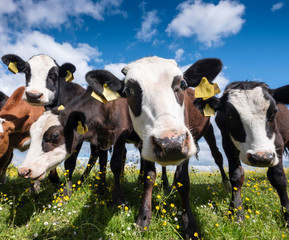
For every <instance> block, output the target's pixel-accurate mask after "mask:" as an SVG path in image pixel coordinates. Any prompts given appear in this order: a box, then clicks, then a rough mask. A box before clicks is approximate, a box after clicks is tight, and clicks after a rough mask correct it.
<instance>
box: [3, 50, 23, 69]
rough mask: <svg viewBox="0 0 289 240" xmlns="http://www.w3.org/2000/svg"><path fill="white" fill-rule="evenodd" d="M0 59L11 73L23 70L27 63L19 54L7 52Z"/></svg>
mask: <svg viewBox="0 0 289 240" xmlns="http://www.w3.org/2000/svg"><path fill="white" fill-rule="evenodd" d="M2 61H3V62H4V63H5V64H6V65H7V66H8V69H9V70H10V71H11V72H13V73H18V72H23V71H24V70H25V67H26V65H27V63H26V62H25V61H24V60H23V59H22V58H21V57H19V56H17V55H14V54H7V55H4V56H2Z"/></svg>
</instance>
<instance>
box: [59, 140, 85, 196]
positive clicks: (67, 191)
mask: <svg viewBox="0 0 289 240" xmlns="http://www.w3.org/2000/svg"><path fill="white" fill-rule="evenodd" d="M81 146H82V142H81V143H79V144H78V145H77V146H76V148H75V150H74V152H73V154H72V155H70V157H69V158H67V159H66V160H65V162H64V168H65V171H66V174H67V175H66V179H67V183H66V185H65V187H64V188H63V195H64V196H71V194H72V173H73V171H74V169H75V165H76V161H77V156H78V153H79V151H80V149H81Z"/></svg>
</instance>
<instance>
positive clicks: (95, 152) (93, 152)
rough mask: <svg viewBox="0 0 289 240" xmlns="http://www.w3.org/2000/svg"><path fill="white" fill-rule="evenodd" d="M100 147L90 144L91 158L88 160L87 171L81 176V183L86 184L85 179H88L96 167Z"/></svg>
mask: <svg viewBox="0 0 289 240" xmlns="http://www.w3.org/2000/svg"><path fill="white" fill-rule="evenodd" d="M98 151H99V150H98V147H97V146H96V145H94V144H90V157H89V160H88V163H87V166H86V169H85V171H84V172H83V174H82V175H81V178H80V180H81V182H84V181H85V179H86V178H87V177H88V175H89V173H90V171H91V169H92V168H93V167H94V165H95V163H96V160H97V158H98V154H99V152H98Z"/></svg>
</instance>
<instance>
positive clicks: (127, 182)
mask: <svg viewBox="0 0 289 240" xmlns="http://www.w3.org/2000/svg"><path fill="white" fill-rule="evenodd" d="M16 171H17V169H16V168H15V167H14V166H13V165H12V166H11V167H10V168H9V171H8V174H9V176H8V180H7V183H6V185H5V186H0V239H14V238H15V239H94V240H95V239H96V240H97V239H103V240H104V239H111V240H113V239H134V240H136V239H182V236H183V229H182V220H181V216H180V215H181V213H182V208H181V201H180V198H179V196H178V193H177V192H176V190H175V189H174V188H173V189H172V190H168V191H164V190H163V189H162V186H161V182H160V181H161V180H160V175H158V177H157V183H156V184H155V188H154V191H153V218H152V221H151V224H150V226H149V228H148V229H145V230H143V231H140V230H139V229H138V227H137V226H136V225H135V224H134V222H135V220H136V218H137V214H138V210H139V207H140V204H141V195H142V192H143V190H142V185H141V184H139V183H138V182H137V177H138V174H139V171H138V170H137V169H135V168H126V170H125V177H124V180H123V183H122V186H123V190H124V194H125V199H126V205H125V206H118V207H115V206H113V204H112V189H113V177H112V174H111V173H110V170H109V173H108V179H107V182H108V184H107V192H106V193H105V195H104V196H99V195H98V194H97V185H98V166H96V167H95V168H94V170H93V172H92V173H91V174H90V177H89V178H88V179H87V181H85V182H84V183H80V182H79V181H78V179H79V178H80V175H81V173H82V171H83V167H78V169H77V171H76V173H75V174H74V185H73V186H74V191H73V195H72V196H71V198H70V199H68V198H65V199H64V200H63V201H61V199H60V196H61V194H62V190H63V189H62V186H58V187H56V186H53V185H52V184H51V183H50V182H48V181H47V180H45V181H44V182H43V183H42V187H41V190H40V192H38V193H33V192H30V191H29V186H30V182H29V181H27V180H25V179H21V178H19V177H18V176H17V174H16ZM58 172H59V175H60V176H62V181H64V179H65V178H64V175H65V173H64V172H63V169H61V168H59V171H58ZM245 175H246V178H245V183H244V186H243V191H242V194H243V206H244V209H245V220H244V222H235V221H232V220H231V219H230V218H229V212H228V205H229V201H230V199H231V197H230V194H228V193H226V192H225V190H224V188H223V186H222V184H221V177H220V174H219V173H218V172H212V173H207V172H196V171H195V170H194V169H190V180H191V198H190V199H191V203H192V210H193V213H194V216H195V217H196V219H197V222H198V226H199V229H200V234H199V238H200V239H209V240H211V239H228V240H232V239H238V240H239V239H264V240H265V239H266V240H268V239H289V231H288V230H287V228H286V226H285V221H284V219H283V217H282V214H281V205H280V203H279V198H278V195H277V193H276V192H275V190H274V189H273V187H272V186H271V185H270V183H269V182H268V180H267V178H266V172H265V170H258V171H256V172H253V171H250V172H248V171H247V172H246V173H245ZM286 175H287V177H288V175H289V174H288V171H287V172H286ZM172 179H173V173H169V181H170V183H172Z"/></svg>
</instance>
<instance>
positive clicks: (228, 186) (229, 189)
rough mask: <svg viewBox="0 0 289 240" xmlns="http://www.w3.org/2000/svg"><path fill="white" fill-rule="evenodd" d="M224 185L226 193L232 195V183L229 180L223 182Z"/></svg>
mask: <svg viewBox="0 0 289 240" xmlns="http://www.w3.org/2000/svg"><path fill="white" fill-rule="evenodd" d="M223 185H224V188H225V191H226V192H227V193H231V192H232V185H231V182H230V181H229V180H228V179H225V180H223Z"/></svg>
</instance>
